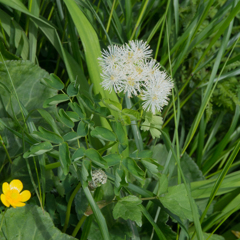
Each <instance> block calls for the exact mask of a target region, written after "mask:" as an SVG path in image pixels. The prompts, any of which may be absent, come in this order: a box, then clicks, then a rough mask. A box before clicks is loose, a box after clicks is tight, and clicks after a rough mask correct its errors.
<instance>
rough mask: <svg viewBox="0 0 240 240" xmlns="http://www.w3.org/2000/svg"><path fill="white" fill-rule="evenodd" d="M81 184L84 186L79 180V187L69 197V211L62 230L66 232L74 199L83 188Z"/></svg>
mask: <svg viewBox="0 0 240 240" xmlns="http://www.w3.org/2000/svg"><path fill="white" fill-rule="evenodd" d="M81 186H82V184H81V182H79V183H78V185H77V187H76V188H75V189H74V191H73V192H72V194H71V196H70V198H69V201H68V205H67V212H66V218H65V223H64V227H63V230H62V232H64V233H65V232H66V230H67V227H68V223H69V218H70V212H71V208H72V202H73V199H74V197H75V196H76V194H77V192H78V191H79V189H80V188H81Z"/></svg>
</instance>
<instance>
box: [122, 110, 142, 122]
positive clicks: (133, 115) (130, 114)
mask: <svg viewBox="0 0 240 240" xmlns="http://www.w3.org/2000/svg"><path fill="white" fill-rule="evenodd" d="M122 114H123V115H127V116H128V117H130V119H131V120H132V121H136V120H139V119H140V114H139V112H138V111H136V110H132V109H127V108H125V109H123V110H122Z"/></svg>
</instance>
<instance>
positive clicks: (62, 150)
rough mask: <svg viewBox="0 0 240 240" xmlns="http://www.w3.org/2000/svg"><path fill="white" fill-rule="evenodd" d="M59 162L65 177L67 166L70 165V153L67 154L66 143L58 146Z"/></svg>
mask: <svg viewBox="0 0 240 240" xmlns="http://www.w3.org/2000/svg"><path fill="white" fill-rule="evenodd" d="M59 160H60V163H61V167H62V170H63V173H64V174H65V175H67V174H68V172H69V166H70V164H71V159H70V152H69V148H68V144H67V143H66V142H63V143H61V144H60V145H59Z"/></svg>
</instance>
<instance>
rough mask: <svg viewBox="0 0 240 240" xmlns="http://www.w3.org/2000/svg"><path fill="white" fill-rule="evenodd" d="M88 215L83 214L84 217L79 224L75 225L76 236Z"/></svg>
mask: <svg viewBox="0 0 240 240" xmlns="http://www.w3.org/2000/svg"><path fill="white" fill-rule="evenodd" d="M87 217H88V216H85V215H83V216H82V218H81V219H80V220H79V222H78V224H77V226H76V227H75V229H74V230H73V233H72V236H73V237H75V236H76V235H77V233H78V231H79V229H80V228H81V226H82V224H83V223H84V221H85V219H86V218H87Z"/></svg>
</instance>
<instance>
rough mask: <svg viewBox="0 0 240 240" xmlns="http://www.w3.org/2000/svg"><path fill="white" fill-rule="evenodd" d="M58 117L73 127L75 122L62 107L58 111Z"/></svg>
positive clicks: (66, 124)
mask: <svg viewBox="0 0 240 240" xmlns="http://www.w3.org/2000/svg"><path fill="white" fill-rule="evenodd" d="M58 114H59V115H58V117H59V119H60V121H61V122H62V123H63V124H64V125H65V126H67V127H69V128H73V127H74V122H73V121H72V120H71V119H70V117H69V116H68V115H67V114H66V112H65V111H64V110H63V109H62V108H61V109H60V110H59V112H58Z"/></svg>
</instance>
